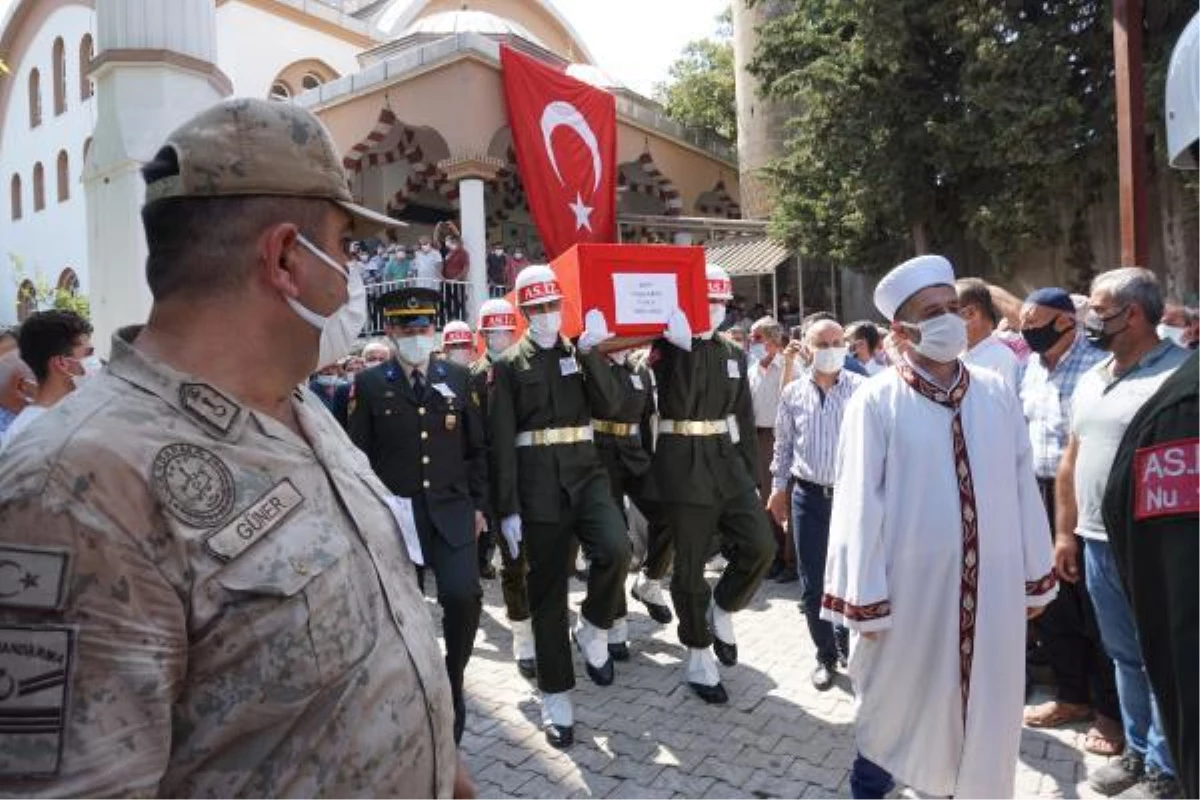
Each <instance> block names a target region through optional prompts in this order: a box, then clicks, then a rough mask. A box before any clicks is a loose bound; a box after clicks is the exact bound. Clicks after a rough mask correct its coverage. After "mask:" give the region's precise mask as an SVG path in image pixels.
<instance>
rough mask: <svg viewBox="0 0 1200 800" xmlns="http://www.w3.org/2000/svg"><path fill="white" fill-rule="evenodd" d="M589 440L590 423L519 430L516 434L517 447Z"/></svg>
mask: <svg viewBox="0 0 1200 800" xmlns="http://www.w3.org/2000/svg"><path fill="white" fill-rule="evenodd" d="M590 441H592V426H591V425H580V426H579V427H577V428H542V429H541V430H539V431H521V432H520V433H518V434H517V447H545V446H548V445H554V444H578V443H579V442H590Z"/></svg>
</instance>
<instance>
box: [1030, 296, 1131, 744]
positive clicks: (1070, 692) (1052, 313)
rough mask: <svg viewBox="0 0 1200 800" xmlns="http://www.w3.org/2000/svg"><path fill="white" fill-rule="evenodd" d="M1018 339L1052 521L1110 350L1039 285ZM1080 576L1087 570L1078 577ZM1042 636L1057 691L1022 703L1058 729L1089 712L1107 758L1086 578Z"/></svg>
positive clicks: (1107, 678) (1106, 694)
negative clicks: (1091, 381) (1080, 403)
mask: <svg viewBox="0 0 1200 800" xmlns="http://www.w3.org/2000/svg"><path fill="white" fill-rule="evenodd" d="M1020 328H1021V337H1022V338H1023V339H1024V340H1025V343H1026V344H1027V345H1029V349H1030V350H1032V351H1033V352H1032V353H1031V355H1030V356H1029V361H1028V363H1027V364H1026V366H1025V373H1024V375H1023V376H1022V379H1021V392H1020V394H1021V405H1022V408H1023V409H1024V411H1025V420H1026V422H1027V423H1028V425H1029V444H1030V446H1031V447H1032V448H1033V469H1034V474H1036V475H1037V482H1038V490H1039V491H1040V492H1041V495H1042V502H1043V503H1044V505H1045V506H1046V514H1047V517H1048V519H1049V520H1050V524H1051V526H1052V527H1053V524H1054V508H1055V506H1054V503H1055V494H1054V478H1055V475H1056V474H1057V472H1058V465H1059V461H1060V460H1061V459H1062V454H1063V451H1064V449H1065V448H1066V446H1067V439H1068V437H1069V434H1070V430H1069V429H1070V422H1071V395H1073V394H1074V393H1075V385H1076V383H1078V382H1079V378H1080V376H1082V375H1083V374H1084V373H1085V372H1087V371H1088V370H1089V369H1091V368H1092V367H1094V366H1095V365H1096V364H1097V363H1099V362H1100V361H1101V360H1102V359H1103V358H1104V356H1105V353H1104V351H1102V350H1100V349H1099V348H1098V347H1093V346H1092V345H1091V344H1090V343H1089V342H1088V341H1087V339H1086V338H1085V337H1084V335H1083V331H1082V330H1080V328H1079V323H1078V320H1077V318H1076V314H1075V302H1074V301H1073V300H1072V299H1071V295H1070V294H1068V293H1067V291H1066V290H1064V289H1059V288H1052V287H1051V288H1044V289H1038V290H1037V291H1035V292H1033V293H1032V294H1030V295H1029V297H1027V298H1025V302H1024V304H1023V305H1022V306H1021V312H1020ZM1081 577H1082V576H1081ZM1036 624H1037V635H1038V638H1039V640H1040V642H1041V647H1042V651H1043V652H1044V653H1045V654H1046V657H1047V660H1048V661H1049V664H1050V669H1051V671H1053V673H1054V683H1055V687H1056V689H1055V697H1054V699H1053V700H1050V701H1047V702H1045V703H1042V704H1040V705H1037V706H1031V707H1029V708H1027V709H1025V724H1026V725H1028V726H1029V727H1031V728H1057V727H1059V726H1062V725H1068V724H1071V723H1074V722H1080V721H1083V720H1088V719H1091V718H1092V712H1093V711H1094V712H1095V714H1096V720H1095V723H1094V724H1093V726H1092V727H1091V729H1089V730H1088V733H1087V736H1086V738H1085V739H1084V748H1085V749H1086V750H1088V751H1089V752H1092V753H1095V754H1096V755H1102V756H1113V755H1118V754H1119V753H1120V752H1121V749H1122V748H1123V747H1124V735H1123V734H1122V733H1121V709H1120V706H1119V704H1118V702H1117V687H1116V684H1115V682H1114V681H1113V672H1112V664H1110V663H1109V661H1108V658H1107V656H1105V654H1104V650H1103V648H1102V647H1101V645H1100V632H1099V629H1098V628H1097V627H1096V612H1095V610H1094V609H1093V608H1092V602H1091V599H1090V598H1089V596H1088V591H1087V584H1086V582H1085V581H1083V580H1080V581H1079V582H1077V583H1068V582H1064V583H1062V584H1060V586H1059V593H1058V597H1057V598H1056V599H1055V601H1054V602H1053V603H1051V604H1050V605H1049V606H1048V607H1047V608H1046V613H1045V614H1044V615H1043V616H1042V617H1041V618H1040V619H1038V621H1037V623H1036Z"/></svg>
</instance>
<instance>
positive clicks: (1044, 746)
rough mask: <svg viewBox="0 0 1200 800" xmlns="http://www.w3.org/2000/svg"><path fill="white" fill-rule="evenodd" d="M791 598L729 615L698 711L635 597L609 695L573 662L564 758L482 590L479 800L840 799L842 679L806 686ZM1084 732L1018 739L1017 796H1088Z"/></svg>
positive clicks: (474, 715) (494, 584) (844, 723)
mask: <svg viewBox="0 0 1200 800" xmlns="http://www.w3.org/2000/svg"><path fill="white" fill-rule="evenodd" d="M713 577H715V576H713ZM630 582H632V579H630ZM571 589H572V593H571V603H572V609H573V613H572V619H574V610H575V609H577V608H578V604H579V602H581V601H582V599H583V585H582V584H581V583H579V582H578V581H575V580H572V581H571ZM799 592H800V590H799V584H797V583H792V584H785V585H779V584H776V583H771V582H767V583H764V584H763V587H762V588H761V589H760V590H759V592H758V594H757V596H756V597H755V600H754V602H753V603H752V605H751V606H750V608H748V609H747V610H746V611H745V612H743V613H741V614H739V615H738V616H737V617H736V625H737V634H738V650H739V655H740V663H739V664H738V665H737V666H736V667H732V668H727V667H722V668H721V672H722V680H723V681H724V683H725V686H726V688H727V689H728V690H729V694H730V702H729V704H728V705H726V706H708V705H706V704H705V703H703V702H702V701H701V700H700V699H699V698H697V697H695V696H694V695H693V694H692V693H691V691H690V690H689V689H688V688H687V687H686V686H685V685H684V684H683V683H682V667H681V658H682V657H683V653H684V650H683V647H682V646H681V645H680V644H679V643H678V641H677V639H676V637H675V625H674V623H672V624H671V625H668V626H660V625H658V624H656V623H655V622H654V621H653V620H651V619H650V618H649V617H648V616H646V614H645V613H644V610H645V609H644V607H643V606H642V605H641V604H640V603H637V602H636V601H634V600H632V599H630V601H629V608H630V646H631V649H632V651H633V657H632V659H631V660H630V661H628V662H625V663H618V664H617V665H616V669H617V678H616V682H615V683H614V684H613V685H612V686H609V687H599V686H596V685H594V684H593V683H592V682H591V681H590V680H589V679H588V677H587V674H586V673H585V672H584V669H583V664H582V661H581V659H580V658H579V657H578V656H577V657H576V659H575V661H576V679H577V685H576V689H575V692H574V702H575V717H576V724H575V740H576V741H575V745H574V747H572V748H571V749H570V750H568V751H566V752H559V751H556V750H554V749H553V748H551V747H550V746H549V745H547V744H546V743H545V740H544V738H543V736H542V733H541V730H540V724H539V723H540V714H539V708H538V704H537V700H536V693H535V688H534V686H533V684H532V683H531V682H529V681H526V680H525V679H523V678H522V677H521V676H520V674H519V673H518V672H517V669H516V665H515V664H514V663H513V661H512V658H511V637H510V634H509V631H508V626H507V623H506V620H505V616H504V604H503V601H502V600H501V597H500V586H499V582H498V581H484V608H483V618H482V620H481V623H480V631H479V635H478V637H477V639H476V644H475V654H474V656H473V657H472V659H471V663H470V666H469V667H468V669H467V693H468V718H467V730H466V734H465V736H464V737H463V742H462V747H463V750H464V752H465V754H466V755H467V759H468V762H469V764H470V767H471V770H472V772H473V774H474V777H475V781H476V783H477V786H478V789H479V796H480V797H485V798H492V797H496V798H499V797H531V798H538V797H746V798H766V797H789V798H797V797H848V796H849V786H848V784H847V779H846V771H847V769H848V768H849V765H850V762H851V759H852V757H853V754H854V740H853V730H852V719H853V707H852V700H851V695H850V687H849V681H848V679H846V678H845V676H842V675H839V676H838V683H837V685H836V686H835V687H834V688H833V689H831V690H830V691H828V692H818V691H816V690H815V689H813V688H812V685H811V683H810V682H809V673H810V672H811V669H812V665H813V650H812V645H811V643H810V642H809V640H808V634H807V629H806V628H805V625H804V618H803V616H802V615H801V614H800V611H799ZM431 605H432V601H431ZM433 608H435V609H436V606H435V605H433ZM435 613H436V611H435ZM915 655H916V654H914V656H915ZM1085 730H1086V726H1083V725H1077V726H1075V727H1073V728H1068V729H1064V730H1061V731H1035V730H1026V731H1024V735H1023V739H1022V744H1021V763H1020V764H1019V767H1018V771H1017V783H1016V793H1017V796H1018V797H1094V796H1096V795H1095V794H1094V793H1093V792H1091V791H1090V790H1089V789H1088V787H1087V785H1086V783H1085V778H1086V770H1087V769H1090V768H1093V767H1094V766H1096V765H1097V764H1101V763H1103V761H1104V759H1100V758H1097V757H1096V756H1091V755H1087V754H1086V753H1084V752H1083V750H1082V740H1083V734H1084V731H1085Z"/></svg>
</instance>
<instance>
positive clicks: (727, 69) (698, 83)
mask: <svg viewBox="0 0 1200 800" xmlns="http://www.w3.org/2000/svg"><path fill="white" fill-rule="evenodd" d="M732 34H733V23H732V14H731V12H730V11H728V10H727V11H725V13H723V14H721V16H719V17H717V31H716V36H715V38H709V39H697V40H696V41H692V42H688V43H687V45H685V46H684V48H683V53H682V54H681V55H680V57H679V58H678V59H676V61H675V63H674V64H672V65H671V67H670V70H669V72H668V74H669V75H670V79H669V80H668V81H666V82H665V83H660V84H659V85H658V86H657V87H655V92H654V94H655V99H656V100H658V101H659V102H660V103H662V104H663V106H665V107H666V110H667V115H668V116H669V117H671V118H672V119H674V120H676V121H677V122H680V123H682V124H684V125H690V126H692V127H695V128H707V129H709V130H713V131H716V132H717V133H719V134H720V135H721V136H724V137H725V138H726V139H729V140H731V141H732V140H734V139H736V138H737V100H736V97H735V95H734V88H733V87H734V82H733V76H734V70H733V41H732Z"/></svg>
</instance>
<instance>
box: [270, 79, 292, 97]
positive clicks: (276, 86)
mask: <svg viewBox="0 0 1200 800" xmlns="http://www.w3.org/2000/svg"><path fill="white" fill-rule="evenodd" d="M291 97H292V90H291V89H289V88H288V85H287V84H286V83H284V82H283V81H275V82H274V83H272V84H271V95H270V97H269V98H268V99H270V100H290V99H291Z"/></svg>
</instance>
